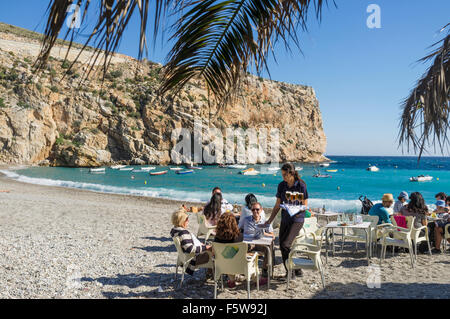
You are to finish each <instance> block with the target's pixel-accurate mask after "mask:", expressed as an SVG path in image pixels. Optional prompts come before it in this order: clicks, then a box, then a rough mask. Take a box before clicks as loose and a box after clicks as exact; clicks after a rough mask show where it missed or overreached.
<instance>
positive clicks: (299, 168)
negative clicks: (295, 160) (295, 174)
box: [295, 167, 303, 171]
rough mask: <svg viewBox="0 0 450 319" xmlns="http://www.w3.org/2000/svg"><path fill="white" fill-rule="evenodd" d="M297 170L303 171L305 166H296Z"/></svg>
mask: <svg viewBox="0 0 450 319" xmlns="http://www.w3.org/2000/svg"><path fill="white" fill-rule="evenodd" d="M295 170H296V171H303V167H296V168H295Z"/></svg>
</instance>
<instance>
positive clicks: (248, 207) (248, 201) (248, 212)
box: [238, 194, 266, 230]
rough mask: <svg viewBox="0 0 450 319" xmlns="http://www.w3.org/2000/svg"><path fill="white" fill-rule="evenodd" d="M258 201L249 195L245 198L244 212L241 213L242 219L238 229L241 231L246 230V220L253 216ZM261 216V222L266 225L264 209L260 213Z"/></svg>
mask: <svg viewBox="0 0 450 319" xmlns="http://www.w3.org/2000/svg"><path fill="white" fill-rule="evenodd" d="M257 202H258V200H257V199H256V196H255V195H253V194H247V196H245V206H243V207H242V212H241V218H240V219H239V224H238V227H239V229H242V230H243V229H244V219H245V218H247V217H249V216H253V213H252V205H253V204H254V203H257ZM260 215H261V220H262V221H263V222H264V223H265V222H266V213H265V212H264V209H263V210H262V211H261V212H260Z"/></svg>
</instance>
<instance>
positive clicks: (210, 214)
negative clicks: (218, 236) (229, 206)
mask: <svg viewBox="0 0 450 319" xmlns="http://www.w3.org/2000/svg"><path fill="white" fill-rule="evenodd" d="M221 206H222V194H220V193H215V194H213V195H212V196H211V199H210V200H209V202H208V204H206V206H205V207H204V208H203V215H205V218H206V222H207V224H208V225H209V226H215V225H216V224H217V220H218V219H219V217H220V215H221V214H222V209H221Z"/></svg>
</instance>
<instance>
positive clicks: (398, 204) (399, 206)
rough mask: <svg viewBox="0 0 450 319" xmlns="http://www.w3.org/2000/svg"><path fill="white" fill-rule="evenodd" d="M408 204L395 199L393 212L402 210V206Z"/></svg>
mask: <svg viewBox="0 0 450 319" xmlns="http://www.w3.org/2000/svg"><path fill="white" fill-rule="evenodd" d="M405 205H408V203H407V202H406V201H405V202H404V203H402V202H401V201H399V200H398V201H396V202H395V204H394V213H398V212H400V211H401V210H402V207H403V206H405Z"/></svg>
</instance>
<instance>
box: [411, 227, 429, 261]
mask: <svg viewBox="0 0 450 319" xmlns="http://www.w3.org/2000/svg"><path fill="white" fill-rule="evenodd" d="M422 230H423V231H424V235H422V236H420V232H421V231H422ZM411 239H412V241H413V246H414V258H415V259H416V260H417V244H419V243H421V242H423V241H426V242H427V244H428V252H429V254H430V256H431V255H432V254H431V246H430V239H429V237H428V226H421V227H419V228H415V227H414V225H413V228H412V232H411Z"/></svg>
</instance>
